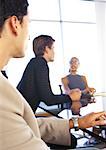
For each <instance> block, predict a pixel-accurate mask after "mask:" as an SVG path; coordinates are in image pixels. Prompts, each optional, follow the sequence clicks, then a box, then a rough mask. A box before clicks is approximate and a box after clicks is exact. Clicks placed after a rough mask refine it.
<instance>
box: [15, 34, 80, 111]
mask: <svg viewBox="0 0 106 150" xmlns="http://www.w3.org/2000/svg"><path fill="white" fill-rule="evenodd" d="M54 42H55V40H54V39H53V38H52V37H51V36H48V35H40V36H38V37H36V38H35V39H34V40H33V51H34V54H35V56H36V57H35V58H32V59H31V60H30V62H29V63H28V65H27V67H26V69H25V71H24V73H23V76H22V79H21V81H20V82H19V84H18V86H17V88H18V90H19V91H20V92H21V93H22V95H23V96H24V97H25V99H26V100H27V102H28V103H29V104H30V106H31V108H32V109H33V111H34V112H35V111H36V109H37V107H38V106H39V103H40V102H41V101H42V102H44V103H45V104H46V105H48V106H51V105H55V104H64V103H69V104H70V106H71V105H72V101H79V100H80V96H81V91H80V90H79V89H76V90H74V91H73V92H71V93H70V94H69V95H65V94H60V95H55V94H53V92H52V89H51V85H50V80H49V67H48V62H52V61H53V60H54Z"/></svg>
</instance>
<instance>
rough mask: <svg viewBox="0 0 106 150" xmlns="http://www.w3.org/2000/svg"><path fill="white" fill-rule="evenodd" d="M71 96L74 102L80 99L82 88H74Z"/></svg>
mask: <svg viewBox="0 0 106 150" xmlns="http://www.w3.org/2000/svg"><path fill="white" fill-rule="evenodd" d="M69 96H70V98H71V100H72V102H73V101H79V100H80V98H81V90H80V89H77V88H76V89H72V90H70V93H69Z"/></svg>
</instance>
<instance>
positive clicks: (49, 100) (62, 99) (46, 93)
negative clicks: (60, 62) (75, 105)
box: [35, 63, 71, 105]
mask: <svg viewBox="0 0 106 150" xmlns="http://www.w3.org/2000/svg"><path fill="white" fill-rule="evenodd" d="M35 71H36V73H35V74H36V76H35V78H36V84H37V90H38V93H39V98H40V100H41V101H43V102H44V103H46V104H47V105H54V104H63V103H66V102H70V103H71V99H70V97H69V96H68V95H65V94H61V95H54V94H53V92H52V89H51V85H50V80H49V68H48V66H47V64H46V63H42V64H40V65H39V67H38V68H37V70H36V69H35Z"/></svg>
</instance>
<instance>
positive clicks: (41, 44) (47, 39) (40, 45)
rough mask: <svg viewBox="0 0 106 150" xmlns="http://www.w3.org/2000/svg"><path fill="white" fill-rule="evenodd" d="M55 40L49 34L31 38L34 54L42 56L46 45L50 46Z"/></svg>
mask: <svg viewBox="0 0 106 150" xmlns="http://www.w3.org/2000/svg"><path fill="white" fill-rule="evenodd" d="M54 41H55V40H54V39H53V38H52V37H51V36H49V35H40V36H38V37H36V38H34V40H33V52H34V54H35V55H36V56H43V55H44V51H45V48H46V46H48V47H49V48H51V46H52V44H53V42H54Z"/></svg>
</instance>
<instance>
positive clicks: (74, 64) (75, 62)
mask: <svg viewBox="0 0 106 150" xmlns="http://www.w3.org/2000/svg"><path fill="white" fill-rule="evenodd" d="M78 67H79V60H78V59H76V58H72V59H71V61H70V71H74V72H76V71H77V69H78Z"/></svg>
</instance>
